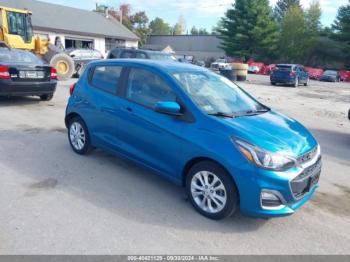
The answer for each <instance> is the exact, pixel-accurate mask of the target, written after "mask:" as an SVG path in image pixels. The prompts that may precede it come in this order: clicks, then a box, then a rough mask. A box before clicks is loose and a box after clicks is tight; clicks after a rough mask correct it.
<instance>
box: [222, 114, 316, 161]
mask: <svg viewBox="0 0 350 262" xmlns="http://www.w3.org/2000/svg"><path fill="white" fill-rule="evenodd" d="M221 121H223V122H224V123H225V124H226V125H228V126H230V127H231V128H233V129H234V130H233V132H232V134H234V136H235V137H236V138H239V139H242V140H245V141H247V142H249V143H251V144H254V145H256V146H258V147H260V148H262V149H264V150H267V151H270V152H279V153H285V154H288V155H289V156H293V157H298V156H300V155H302V154H303V153H306V152H308V151H310V150H311V149H313V148H314V147H315V146H316V145H317V141H316V140H315V138H314V137H313V136H312V135H311V133H310V132H309V131H308V130H307V129H306V128H305V127H304V126H303V125H301V124H300V123H299V122H297V121H296V120H294V119H292V118H289V117H287V116H284V115H282V114H280V113H277V112H275V111H269V112H267V113H263V114H259V115H252V116H241V117H237V118H222V119H221Z"/></svg>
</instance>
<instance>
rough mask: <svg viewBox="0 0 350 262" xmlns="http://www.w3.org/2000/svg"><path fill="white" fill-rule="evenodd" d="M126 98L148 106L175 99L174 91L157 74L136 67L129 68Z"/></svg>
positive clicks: (152, 106)
mask: <svg viewBox="0 0 350 262" xmlns="http://www.w3.org/2000/svg"><path fill="white" fill-rule="evenodd" d="M126 98H127V99H128V100H130V101H133V102H135V103H137V104H140V105H143V106H146V107H149V108H154V107H155V105H156V103H157V102H160V101H176V95H175V93H174V91H173V90H172V89H171V88H170V87H169V86H168V85H167V84H166V83H165V82H164V81H163V80H162V79H161V78H160V77H159V76H157V75H156V74H154V73H152V72H150V71H147V70H143V69H136V68H133V69H131V70H130V73H129V81H128V87H127V92H126Z"/></svg>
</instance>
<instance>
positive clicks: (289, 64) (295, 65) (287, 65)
mask: <svg viewBox="0 0 350 262" xmlns="http://www.w3.org/2000/svg"><path fill="white" fill-rule="evenodd" d="M276 66H300V65H298V64H277V65H276Z"/></svg>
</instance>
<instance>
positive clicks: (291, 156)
mask: <svg viewBox="0 0 350 262" xmlns="http://www.w3.org/2000/svg"><path fill="white" fill-rule="evenodd" d="M70 93H71V96H70V98H69V102H68V105H67V109H66V117H65V123H66V126H67V128H68V139H69V142H70V145H71V147H72V149H73V150H74V151H75V152H76V153H78V154H86V153H88V152H89V151H90V150H91V149H93V148H95V147H97V148H101V149H103V150H106V151H108V152H110V153H112V154H115V155H117V156H119V157H122V158H126V159H130V160H132V161H134V162H136V163H137V164H140V165H142V166H144V167H146V168H148V169H150V170H152V171H154V172H155V173H158V174H160V175H162V176H165V177H167V178H168V179H170V180H172V181H174V182H175V183H177V184H179V185H181V186H183V187H185V188H186V191H187V194H188V197H189V199H190V201H191V203H192V204H193V206H194V208H195V209H196V210H197V211H198V212H199V213H201V214H202V215H204V216H206V217H209V218H211V219H222V218H225V217H227V216H230V215H232V214H233V213H234V212H235V211H237V210H238V209H240V211H241V212H242V213H244V214H248V215H252V216H258V217H273V216H285V215H290V214H293V213H294V211H295V210H296V209H298V208H299V207H300V206H302V205H303V204H304V203H305V202H306V201H308V200H309V199H310V198H311V196H312V195H313V194H314V192H315V190H316V188H317V187H318V180H319V176H320V172H321V152H320V146H319V145H318V143H317V141H316V140H315V138H314V137H313V136H312V135H311V134H310V132H309V131H308V130H307V129H306V128H305V127H303V126H302V125H301V124H300V123H298V122H297V121H295V120H293V119H291V118H289V117H287V116H284V115H282V114H280V113H278V112H276V111H274V110H273V109H270V108H268V107H267V106H265V105H263V104H261V103H259V102H258V101H257V100H255V99H254V98H253V97H252V96H250V95H249V94H248V93H246V92H245V91H244V90H243V89H241V88H240V87H238V86H237V85H235V84H234V83H232V82H231V81H229V80H227V79H226V78H223V77H221V76H219V75H217V74H215V73H213V72H211V71H209V70H206V69H204V68H201V67H197V66H192V65H188V64H182V63H171V62H170V63H167V62H157V61H152V60H126V59H125V60H108V61H97V62H92V63H90V64H89V65H88V66H87V68H86V70H85V72H84V73H83V75H82V76H81V78H80V79H79V81H78V82H77V83H76V84H75V85H73V86H72V87H71V89H70Z"/></svg>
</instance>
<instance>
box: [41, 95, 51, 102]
mask: <svg viewBox="0 0 350 262" xmlns="http://www.w3.org/2000/svg"><path fill="white" fill-rule="evenodd" d="M52 98H53V94H47V95H41V96H40V99H41V101H50V100H51V99H52Z"/></svg>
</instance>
